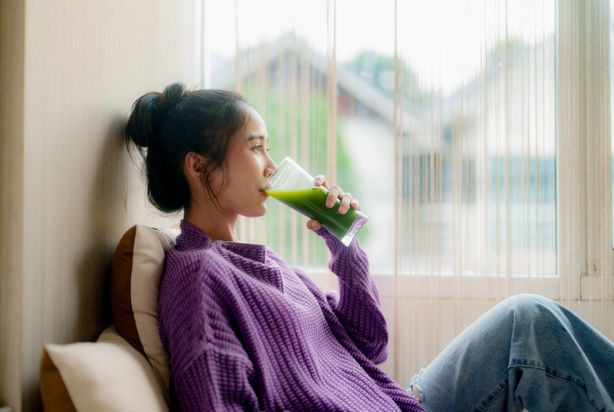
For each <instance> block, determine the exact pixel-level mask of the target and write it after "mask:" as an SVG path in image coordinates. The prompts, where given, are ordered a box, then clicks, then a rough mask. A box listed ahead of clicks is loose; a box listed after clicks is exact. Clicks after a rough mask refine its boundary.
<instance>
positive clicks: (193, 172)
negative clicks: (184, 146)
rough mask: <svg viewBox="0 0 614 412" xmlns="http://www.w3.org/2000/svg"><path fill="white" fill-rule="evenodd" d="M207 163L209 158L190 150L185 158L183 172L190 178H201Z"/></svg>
mask: <svg viewBox="0 0 614 412" xmlns="http://www.w3.org/2000/svg"><path fill="white" fill-rule="evenodd" d="M206 165H207V160H206V159H205V158H204V157H203V156H202V155H199V154H198V153H194V152H189V153H187V154H186V155H185V157H184V158H183V172H184V173H185V176H186V177H187V178H188V179H197V180H200V176H201V174H202V172H203V170H204V169H205V166H206Z"/></svg>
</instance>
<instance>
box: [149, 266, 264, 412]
mask: <svg viewBox="0 0 614 412" xmlns="http://www.w3.org/2000/svg"><path fill="white" fill-rule="evenodd" d="M183 269H185V270H181V271H180V272H181V273H179V271H178V272H177V273H173V274H167V275H168V276H166V279H164V280H163V282H164V283H165V284H163V287H162V288H161V293H160V300H159V318H158V322H159V329H160V337H161V338H162V342H163V343H164V346H165V348H166V351H167V353H168V354H169V357H170V360H171V370H172V376H173V386H174V389H175V392H176V395H177V398H178V400H179V404H180V406H181V411H182V412H186V411H187V412H191V411H194V412H196V411H218V410H219V411H234V410H236V411H245V410H257V409H258V398H257V395H256V393H255V391H254V389H253V387H252V384H251V383H252V379H253V376H254V368H253V365H252V362H251V360H250V359H249V357H248V355H247V353H246V352H245V350H244V348H243V346H242V344H241V342H240V340H239V338H238V337H237V335H236V333H235V331H234V329H233V328H232V324H231V321H230V319H229V316H228V314H227V313H226V312H227V311H226V310H225V309H224V307H223V305H222V304H221V303H220V301H219V300H220V298H219V296H217V295H216V294H215V293H213V291H212V288H210V287H209V285H207V284H205V282H202V281H199V280H198V276H197V274H198V272H199V271H200V270H201V268H200V265H199V263H198V262H194V263H193V264H192V265H186V266H184V267H183ZM169 278H172V279H173V280H169Z"/></svg>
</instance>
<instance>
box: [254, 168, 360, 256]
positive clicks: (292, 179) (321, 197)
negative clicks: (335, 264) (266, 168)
mask: <svg viewBox="0 0 614 412" xmlns="http://www.w3.org/2000/svg"><path fill="white" fill-rule="evenodd" d="M314 180H315V179H314V178H313V177H312V176H311V175H310V174H309V173H307V172H306V171H305V169H303V168H302V167H301V166H300V165H299V164H298V163H296V162H295V161H294V160H293V159H292V158H290V157H286V158H284V159H283V160H282V161H281V163H280V164H279V165H278V166H277V170H276V171H275V174H273V176H271V178H270V179H269V181H268V184H267V189H266V190H265V193H266V194H267V195H268V196H270V197H273V198H275V199H277V200H279V201H280V202H282V203H283V204H285V205H286V206H289V207H291V208H292V209H294V210H296V211H297V212H299V213H301V214H303V215H305V216H307V217H308V218H310V219H315V220H317V221H318V222H320V223H321V224H322V226H324V227H325V228H326V229H328V231H329V232H331V233H332V234H333V235H335V237H337V238H338V239H339V240H340V241H341V243H343V244H344V245H345V246H349V244H350V243H351V242H352V240H353V239H354V237H356V234H357V233H358V231H359V230H360V229H361V228H362V227H363V226H364V224H365V223H366V222H367V220H368V219H369V217H368V216H367V215H366V214H364V213H363V212H361V211H360V210H356V209H354V208H352V207H350V208H349V210H348V211H347V212H346V213H345V214H343V215H341V214H339V212H338V210H339V206H340V204H341V200H339V199H337V201H336V202H335V205H334V206H333V207H331V208H329V207H326V197H327V196H328V189H326V188H325V187H322V186H319V187H317V186H315V185H314Z"/></svg>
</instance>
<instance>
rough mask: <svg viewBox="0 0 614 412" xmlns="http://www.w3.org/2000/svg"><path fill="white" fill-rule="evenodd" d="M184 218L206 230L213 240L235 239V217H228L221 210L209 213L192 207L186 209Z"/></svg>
mask: <svg viewBox="0 0 614 412" xmlns="http://www.w3.org/2000/svg"><path fill="white" fill-rule="evenodd" d="M184 219H185V220H187V221H188V222H190V223H191V224H192V225H194V226H196V227H197V228H199V229H200V230H202V231H203V232H205V233H206V234H207V235H208V236H209V237H210V238H211V239H212V240H226V241H232V242H234V241H235V231H234V228H235V222H236V217H235V218H230V219H229V218H228V217H227V216H223V215H222V214H220V213H219V212H217V210H216V213H207V212H205V211H203V210H194V208H190V209H189V210H186V211H185V215H184Z"/></svg>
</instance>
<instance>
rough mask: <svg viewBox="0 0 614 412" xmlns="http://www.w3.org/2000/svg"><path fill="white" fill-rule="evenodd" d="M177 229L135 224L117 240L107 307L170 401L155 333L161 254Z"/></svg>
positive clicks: (164, 358) (166, 372) (167, 373)
mask: <svg viewBox="0 0 614 412" xmlns="http://www.w3.org/2000/svg"><path fill="white" fill-rule="evenodd" d="M179 232H180V230H179V228H173V229H153V228H151V227H148V226H143V225H136V226H133V227H132V228H130V229H129V230H128V231H127V232H126V233H125V234H124V236H123V237H122V239H121V240H120V242H119V244H118V246H117V250H116V251H115V255H114V256H113V262H112V268H111V307H112V310H113V317H114V319H115V325H116V327H117V331H118V332H119V334H120V335H121V336H122V337H124V338H125V339H126V341H128V342H129V343H130V344H131V345H132V347H134V348H135V349H136V350H138V351H139V352H141V353H142V354H144V355H145V356H146V357H147V360H148V361H149V363H150V364H151V366H152V367H153V371H154V374H155V376H156V379H157V381H158V382H159V384H160V385H161V388H162V392H163V394H164V398H165V399H166V401H167V402H168V403H169V404H170V393H169V388H170V367H169V360H168V355H167V354H166V352H165V350H164V347H163V346H162V342H161V340H160V335H159V333H158V288H159V284H160V277H161V276H162V272H163V270H164V259H165V253H166V251H167V250H168V248H169V247H171V245H173V244H174V242H175V239H176V237H177V235H178V234H179Z"/></svg>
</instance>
